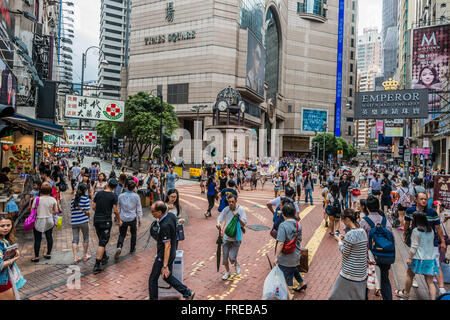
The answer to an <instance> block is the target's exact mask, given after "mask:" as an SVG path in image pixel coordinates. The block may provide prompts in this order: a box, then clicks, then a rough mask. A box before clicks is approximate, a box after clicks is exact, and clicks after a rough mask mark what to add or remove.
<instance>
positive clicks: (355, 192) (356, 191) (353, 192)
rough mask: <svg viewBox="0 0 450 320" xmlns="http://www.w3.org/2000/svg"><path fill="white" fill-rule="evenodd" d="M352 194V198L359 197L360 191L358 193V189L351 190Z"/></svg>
mask: <svg viewBox="0 0 450 320" xmlns="http://www.w3.org/2000/svg"><path fill="white" fill-rule="evenodd" d="M352 194H353V195H354V196H360V195H361V191H359V190H358V189H353V190H352Z"/></svg>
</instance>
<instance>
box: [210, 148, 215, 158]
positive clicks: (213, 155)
mask: <svg viewBox="0 0 450 320" xmlns="http://www.w3.org/2000/svg"><path fill="white" fill-rule="evenodd" d="M215 156H216V148H212V150H211V157H215Z"/></svg>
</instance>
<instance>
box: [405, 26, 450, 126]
mask: <svg viewBox="0 0 450 320" xmlns="http://www.w3.org/2000/svg"><path fill="white" fill-rule="evenodd" d="M449 33H450V24H446V25H440V26H434V27H427V28H418V29H415V30H414V33H413V55H412V73H411V78H412V79H411V82H412V85H411V87H412V88H413V89H429V90H430V92H429V95H428V108H429V111H430V112H433V113H431V114H429V115H428V117H427V118H426V119H425V123H427V122H430V121H431V120H433V119H434V118H436V117H438V116H439V114H438V113H436V111H439V109H440V103H441V98H440V96H439V95H438V94H436V93H434V92H433V91H439V90H442V88H443V84H444V83H447V81H448V79H447V77H448V56H449V50H450V35H449Z"/></svg>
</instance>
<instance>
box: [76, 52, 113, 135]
mask: <svg viewBox="0 0 450 320" xmlns="http://www.w3.org/2000/svg"><path fill="white" fill-rule="evenodd" d="M92 48H97V49H98V50H99V51H100V52H101V53H103V52H102V50H101V49H100V48H99V47H97V46H91V47H89V48H87V49H86V51H85V52H84V53H83V56H82V58H81V96H83V87H84V69H86V56H87V53H88V51H89V50H90V49H92ZM100 65H101V66H107V65H109V63H108V61H107V60H106V59H103V60H102V62H100ZM81 121H82V120H81V119H80V129H81Z"/></svg>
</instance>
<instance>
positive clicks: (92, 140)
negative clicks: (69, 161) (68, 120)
mask: <svg viewBox="0 0 450 320" xmlns="http://www.w3.org/2000/svg"><path fill="white" fill-rule="evenodd" d="M66 136H67V140H64V139H62V138H61V137H58V146H59V147H96V146H97V131H92V130H66Z"/></svg>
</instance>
